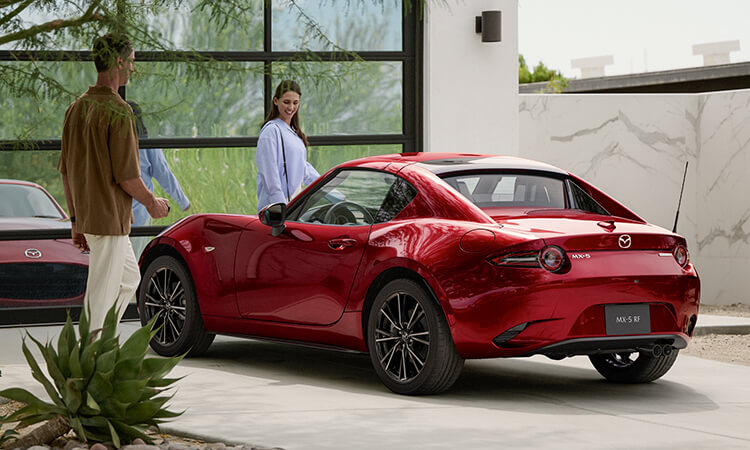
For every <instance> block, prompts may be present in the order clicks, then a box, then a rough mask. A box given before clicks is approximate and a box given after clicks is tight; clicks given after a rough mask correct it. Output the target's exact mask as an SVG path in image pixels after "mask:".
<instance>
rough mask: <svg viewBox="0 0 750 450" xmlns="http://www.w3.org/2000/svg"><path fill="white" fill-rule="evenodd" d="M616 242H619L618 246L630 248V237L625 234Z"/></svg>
mask: <svg viewBox="0 0 750 450" xmlns="http://www.w3.org/2000/svg"><path fill="white" fill-rule="evenodd" d="M617 243H618V244H620V248H630V244H631V239H630V236H628V235H627V234H623V235H621V236H620V238H619V239H617Z"/></svg>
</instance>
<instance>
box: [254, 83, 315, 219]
mask: <svg viewBox="0 0 750 450" xmlns="http://www.w3.org/2000/svg"><path fill="white" fill-rule="evenodd" d="M301 95H302V91H301V90H300V88H299V85H298V84H297V83H296V82H294V81H291V80H285V81H282V82H281V83H279V86H278V87H277V88H276V92H275V93H274V96H273V105H272V106H271V111H269V113H268V116H266V120H265V121H264V122H263V127H262V128H261V130H260V136H258V149H257V151H256V152H255V163H256V164H257V166H258V179H257V194H258V211H259V212H260V210H261V209H263V207H265V206H267V205H270V204H272V203H288V202H289V200H290V199H292V198H293V197H294V196H295V195H297V194H298V193H299V192H300V191H301V190H302V185H303V184H304V185H309V184H310V183H312V182H313V181H315V180H316V179H317V178H318V177H319V176H320V175H319V174H318V172H317V171H316V170H315V169H314V168H313V166H312V165H311V164H310V163H309V162H307V145H308V142H307V136H305V133H303V132H302V129H301V128H300V126H299V116H298V115H297V111H298V109H299V101H300V97H301Z"/></svg>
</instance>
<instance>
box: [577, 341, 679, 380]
mask: <svg viewBox="0 0 750 450" xmlns="http://www.w3.org/2000/svg"><path fill="white" fill-rule="evenodd" d="M679 353H680V351H679V350H676V349H675V350H672V352H671V353H670V354H669V355H659V356H654V355H650V354H648V353H645V352H632V353H607V354H601V355H589V360H591V364H593V365H594V368H595V369H596V370H597V372H599V373H600V374H601V375H602V376H603V377H604V378H606V379H607V380H608V381H612V382H615V383H648V382H650V381H654V380H656V379H659V378H661V377H662V376H663V375H664V374H665V373H667V372H668V371H669V369H670V368H671V367H672V364H674V362H675V360H676V359H677V355H678V354H679Z"/></svg>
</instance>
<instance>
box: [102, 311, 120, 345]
mask: <svg viewBox="0 0 750 450" xmlns="http://www.w3.org/2000/svg"><path fill="white" fill-rule="evenodd" d="M118 317H119V316H118V315H117V306H116V305H112V307H111V308H109V311H107V315H106V316H105V317H104V325H103V326H102V328H101V336H100V337H99V339H100V340H102V341H108V340H111V339H113V338H115V335H116V334H117V318H118Z"/></svg>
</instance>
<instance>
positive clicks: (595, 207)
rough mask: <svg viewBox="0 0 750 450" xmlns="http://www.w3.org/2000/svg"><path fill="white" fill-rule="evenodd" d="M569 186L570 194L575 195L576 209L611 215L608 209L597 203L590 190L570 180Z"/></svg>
mask: <svg viewBox="0 0 750 450" xmlns="http://www.w3.org/2000/svg"><path fill="white" fill-rule="evenodd" d="M568 186H570V194H571V196H572V197H573V205H572V207H573V208H574V209H580V210H581V211H586V212H591V213H594V214H602V215H605V216H609V215H610V214H609V213H608V212H607V210H606V209H604V208H602V206H601V205H600V204H599V203H597V202H596V200H594V199H593V198H591V196H590V195H589V194H588V192H586V191H584V190H583V189H582V188H581V187H580V186H578V185H577V184H575V183H573V182H572V181H568Z"/></svg>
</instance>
